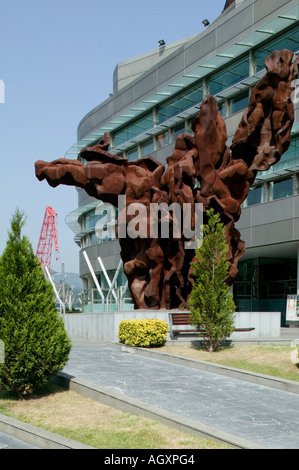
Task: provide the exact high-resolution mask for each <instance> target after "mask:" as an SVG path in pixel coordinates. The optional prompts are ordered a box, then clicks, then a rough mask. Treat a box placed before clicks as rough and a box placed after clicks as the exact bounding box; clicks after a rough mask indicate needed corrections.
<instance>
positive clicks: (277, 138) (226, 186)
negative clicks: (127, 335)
mask: <svg viewBox="0 0 299 470" xmlns="http://www.w3.org/2000/svg"><path fill="white" fill-rule="evenodd" d="M265 65H266V74H265V76H264V77H263V78H262V79H261V80H260V81H259V82H258V83H257V84H256V85H255V86H254V88H253V89H252V93H251V97H250V102H249V106H248V108H247V110H246V111H245V113H244V115H243V117H242V120H241V122H240V125H239V127H238V129H237V131H236V133H235V136H234V138H233V141H232V144H231V146H230V147H228V146H227V145H226V141H227V132H226V125H225V122H224V119H223V117H222V115H221V114H220V112H219V110H218V105H217V100H216V99H215V98H214V97H213V96H210V95H208V96H206V97H205V98H204V100H203V102H202V104H201V107H200V111H199V114H198V115H197V116H196V117H195V119H194V121H193V125H192V130H193V132H194V136H191V135H189V134H188V133H182V134H180V135H179V136H178V138H177V140H176V143H175V147H174V150H173V154H172V155H171V156H170V157H169V158H168V159H167V168H165V166H164V165H162V164H161V163H160V162H158V161H157V160H156V159H154V158H153V157H146V158H141V159H139V160H137V161H134V162H129V161H128V160H127V159H125V158H121V157H118V156H116V155H113V154H111V153H109V152H108V147H109V143H110V136H109V134H108V133H106V134H105V135H104V136H103V138H102V139H101V140H100V142H99V143H98V144H97V145H96V146H93V147H86V148H85V149H83V150H82V151H81V153H80V156H81V157H82V158H83V159H84V160H86V161H87V162H88V163H87V164H86V165H85V164H83V163H81V162H80V161H77V160H68V159H58V160H54V161H53V162H51V163H47V162H43V161H38V162H36V164H35V169H36V176H37V178H38V179H39V180H43V179H46V180H47V181H48V183H49V184H50V185H51V186H53V187H55V186H57V185H59V184H66V185H74V186H77V187H80V188H83V189H85V191H86V192H87V193H88V194H89V195H90V196H93V197H94V198H96V199H100V200H102V201H104V202H109V203H111V204H113V205H115V206H117V204H118V196H119V195H123V196H125V197H126V207H125V208H124V209H123V210H122V211H121V212H120V213H119V216H118V223H119V224H121V223H125V224H126V225H128V224H130V221H132V218H133V215H129V214H133V212H132V210H131V211H130V212H129V211H127V208H128V207H129V206H131V205H132V204H133V205H134V204H142V205H143V207H145V208H146V212H145V213H143V218H144V219H145V220H143V221H142V220H141V219H139V225H140V227H141V226H143V227H144V229H143V233H141V232H140V230H139V236H138V237H137V238H130V237H127V238H121V237H119V242H120V247H121V258H122V260H123V265H124V271H125V274H126V276H127V278H128V285H129V288H130V291H131V294H132V299H133V301H134V304H135V308H137V309H141V308H154V309H159V308H169V309H172V308H188V304H187V300H188V297H189V295H190V292H191V289H192V282H193V281H192V272H191V267H190V263H191V261H192V260H193V258H194V250H192V249H186V248H185V243H184V242H185V241H186V240H188V236H187V235H186V234H185V233H184V231H182V232H181V236H180V237H178V236H176V235H175V234H174V233H173V231H171V230H170V233H169V237H168V238H167V239H165V238H163V237H161V236H160V235H161V234H160V233H159V234H158V235H157V234H156V235H155V236H152V234H151V232H150V226H151V223H152V222H153V220H152V217H153V216H152V213H151V211H150V206H151V204H153V203H155V204H160V203H166V204H167V205H168V206H169V205H171V204H173V203H177V204H178V205H179V207H181V208H183V205H184V204H187V203H189V205H190V206H191V219H190V220H191V222H190V224H191V227H190V228H191V230H194V226H195V211H194V205H195V203H199V204H202V207H203V220H204V222H205V211H206V210H207V209H209V208H211V207H213V208H214V210H215V211H217V213H219V214H220V216H221V220H222V221H223V223H224V224H225V226H226V237H227V242H228V245H229V252H228V256H227V259H228V261H229V266H230V267H229V273H228V280H227V282H228V284H230V285H231V284H232V283H233V281H234V279H235V278H236V275H237V273H238V269H237V265H238V260H239V259H240V257H241V256H242V255H243V253H244V251H245V245H244V242H243V241H242V240H241V239H240V233H239V232H238V230H237V229H236V228H235V225H234V224H235V222H237V221H238V219H239V217H240V213H241V204H242V203H243V201H244V200H245V199H246V197H247V195H248V192H249V189H250V187H251V186H252V184H253V183H254V181H255V177H256V174H257V172H258V171H266V170H268V169H269V167H270V166H271V165H273V164H275V163H276V162H278V161H279V160H280V158H281V155H282V154H283V153H284V152H285V151H286V150H287V149H288V146H289V144H290V138H291V129H292V125H293V121H294V110H293V104H292V101H291V94H292V92H293V83H292V82H293V80H294V79H296V78H297V75H298V59H297V60H296V61H295V62H293V53H292V52H290V51H288V50H282V51H275V52H273V53H272V54H271V55H270V56H269V57H268V58H267V59H266V61H265ZM173 217H174V215H173ZM142 222H144V223H142ZM159 223H160V224H161V220H159ZM173 223H174V220H172V224H173ZM189 239H190V236H189Z"/></svg>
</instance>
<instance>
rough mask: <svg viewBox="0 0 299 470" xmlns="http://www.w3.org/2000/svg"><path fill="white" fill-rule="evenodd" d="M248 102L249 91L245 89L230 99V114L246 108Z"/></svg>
mask: <svg viewBox="0 0 299 470" xmlns="http://www.w3.org/2000/svg"><path fill="white" fill-rule="evenodd" d="M248 103H249V91H248V90H246V91H244V92H243V93H240V94H239V95H237V96H235V97H234V98H232V99H231V101H230V114H235V113H238V112H239V111H242V110H243V109H246V108H247V106H248Z"/></svg>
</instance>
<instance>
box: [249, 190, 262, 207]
mask: <svg viewBox="0 0 299 470" xmlns="http://www.w3.org/2000/svg"><path fill="white" fill-rule="evenodd" d="M261 202H262V187H261V186H258V187H257V188H253V189H252V190H251V191H249V193H248V196H247V205H248V206H253V205H254V204H260V203H261Z"/></svg>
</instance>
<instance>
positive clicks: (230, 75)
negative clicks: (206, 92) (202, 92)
mask: <svg viewBox="0 0 299 470" xmlns="http://www.w3.org/2000/svg"><path fill="white" fill-rule="evenodd" d="M248 75H249V58H248V57H246V58H245V59H242V60H241V61H238V62H236V63H235V64H231V65H229V66H227V67H225V68H223V69H222V70H221V71H220V72H217V73H215V74H213V75H212V76H211V77H210V79H209V86H210V93H211V95H215V94H216V93H219V92H220V91H221V90H224V89H225V88H228V87H230V86H232V85H234V84H235V83H238V82H240V81H241V80H242V79H243V78H245V77H248Z"/></svg>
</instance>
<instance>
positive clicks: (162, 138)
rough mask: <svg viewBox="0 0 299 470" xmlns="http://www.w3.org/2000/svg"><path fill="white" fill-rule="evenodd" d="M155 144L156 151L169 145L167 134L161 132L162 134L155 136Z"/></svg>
mask: <svg viewBox="0 0 299 470" xmlns="http://www.w3.org/2000/svg"><path fill="white" fill-rule="evenodd" d="M157 143H158V149H160V148H163V147H165V145H168V144H169V134H168V131H167V132H163V134H159V135H158V136H157Z"/></svg>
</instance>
